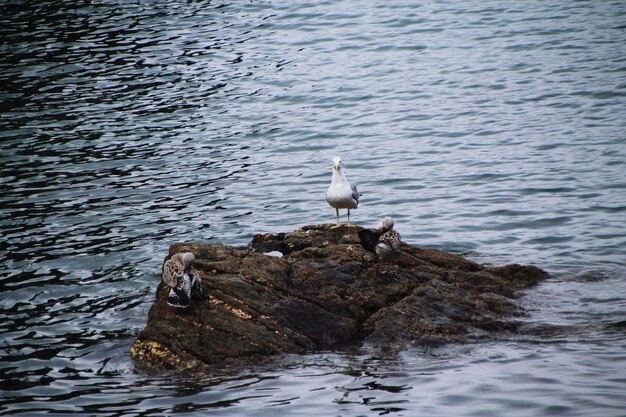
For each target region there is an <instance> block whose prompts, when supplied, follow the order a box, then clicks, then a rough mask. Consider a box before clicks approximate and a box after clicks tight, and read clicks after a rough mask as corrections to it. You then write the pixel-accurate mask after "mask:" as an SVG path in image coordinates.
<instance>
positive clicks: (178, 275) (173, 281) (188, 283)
mask: <svg viewBox="0 0 626 417" xmlns="http://www.w3.org/2000/svg"><path fill="white" fill-rule="evenodd" d="M195 260H196V258H195V256H194V255H193V253H191V252H181V253H177V254H174V255H172V257H171V258H170V259H168V260H167V261H166V262H165V263H164V264H163V282H165V284H166V285H167V286H168V287H170V293H169V295H168V296H167V303H168V304H169V305H171V306H172V307H182V308H185V307H189V303H190V300H191V297H192V296H194V297H195V298H202V284H201V282H200V279H199V278H198V276H197V274H196V271H195V270H194V269H193V263H194V262H195Z"/></svg>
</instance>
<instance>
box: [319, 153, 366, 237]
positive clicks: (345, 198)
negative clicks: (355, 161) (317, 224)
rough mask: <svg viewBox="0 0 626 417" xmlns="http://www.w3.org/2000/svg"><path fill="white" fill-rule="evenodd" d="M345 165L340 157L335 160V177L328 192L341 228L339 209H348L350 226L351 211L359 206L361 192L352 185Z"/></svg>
mask: <svg viewBox="0 0 626 417" xmlns="http://www.w3.org/2000/svg"><path fill="white" fill-rule="evenodd" d="M342 165H343V163H342V162H341V158H339V157H338V156H336V157H334V158H333V176H332V179H331V181H330V187H328V191H326V201H327V202H328V204H330V206H331V207H333V208H334V209H335V212H336V213H337V224H336V225H335V226H333V227H339V209H348V224H347V225H348V226H352V225H351V224H350V210H351V209H356V208H357V207H358V206H359V192H358V190H357V188H356V185H351V184H350V182H348V178H346V174H345V173H344V172H343V169H342Z"/></svg>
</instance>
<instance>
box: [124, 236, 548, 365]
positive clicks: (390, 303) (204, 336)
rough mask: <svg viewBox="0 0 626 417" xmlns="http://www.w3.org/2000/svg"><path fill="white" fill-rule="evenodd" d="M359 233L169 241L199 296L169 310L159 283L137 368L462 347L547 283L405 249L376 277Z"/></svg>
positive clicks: (519, 269) (527, 270) (502, 324)
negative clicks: (187, 260) (192, 274)
mask: <svg viewBox="0 0 626 417" xmlns="http://www.w3.org/2000/svg"><path fill="white" fill-rule="evenodd" d="M358 230H360V228H356V227H346V226H343V227H339V228H331V227H330V225H316V226H305V227H303V228H301V229H298V230H295V231H294V232H291V233H277V234H275V233H269V234H261V235H255V236H254V238H253V239H252V242H251V244H250V247H249V248H235V247H229V246H224V245H220V244H182V243H175V244H173V245H172V246H171V247H170V250H169V254H168V256H167V258H166V260H167V259H169V258H170V257H171V256H173V255H174V254H176V253H180V252H192V253H193V254H194V255H195V258H196V261H195V265H194V267H195V270H196V273H197V275H198V276H199V277H200V278H201V280H202V287H203V289H204V298H203V299H202V300H200V301H194V302H192V304H191V306H190V307H189V308H187V309H176V308H173V307H171V306H169V305H168V304H167V296H168V293H169V290H170V289H169V287H167V286H166V285H164V284H163V283H161V284H160V285H159V286H158V288H157V292H156V301H155V302H154V304H153V306H152V308H151V309H150V313H149V316H148V323H147V325H146V328H145V329H144V330H143V331H142V332H141V333H140V334H139V336H138V338H137V340H136V341H135V342H134V343H133V346H132V349H131V356H132V358H133V359H134V360H135V362H136V364H137V365H138V366H140V367H143V368H148V369H157V370H161V369H171V370H181V369H191V368H194V369H195V368H198V367H204V366H207V365H215V366H219V365H223V364H229V363H240V364H245V363H250V362H252V361H257V360H259V359H262V358H267V357H271V356H273V355H279V354H286V353H304V352H308V351H315V350H323V349H332V348H336V347H340V346H345V345H350V344H357V343H363V342H365V343H368V344H373V345H376V346H384V347H401V346H404V345H406V344H411V345H422V346H432V345H439V344H443V343H448V342H462V341H464V340H465V339H466V338H467V336H468V335H469V334H471V333H472V332H475V331H476V330H483V331H484V330H488V331H499V330H511V329H512V328H513V327H514V323H513V322H506V321H505V320H504V319H505V318H506V317H507V316H514V315H519V314H521V309H520V307H519V306H518V305H517V304H516V302H515V301H514V299H515V298H516V297H517V296H518V294H519V293H520V291H521V290H523V289H525V288H528V287H530V286H533V285H535V284H537V283H538V282H539V281H541V280H543V279H546V278H547V277H548V274H547V273H546V272H544V271H542V270H541V269H539V268H536V267H534V266H522V265H507V266H504V267H484V266H481V265H479V264H476V263H474V262H472V261H470V260H467V259H464V258H462V257H460V256H456V255H452V254H449V253H445V252H442V251H439V250H435V249H423V248H417V247H414V246H411V245H407V244H405V243H403V244H402V255H401V256H400V257H399V259H397V260H396V261H395V262H394V263H392V264H390V265H388V266H387V268H386V271H385V273H383V274H380V275H378V276H376V275H375V267H376V262H377V260H376V257H375V255H374V254H372V253H370V252H368V251H366V250H365V249H364V248H363V247H362V246H361V243H360V241H359V237H358V234H357V232H358ZM265 252H267V253H271V256H268V255H266V254H265ZM277 252H280V253H282V255H283V256H276V255H277Z"/></svg>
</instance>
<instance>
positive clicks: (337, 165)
mask: <svg viewBox="0 0 626 417" xmlns="http://www.w3.org/2000/svg"><path fill="white" fill-rule="evenodd" d="M341 165H342V162H341V158H339V157H338V156H336V157H334V158H333V168H335V169H336V170H337V171H339V169H341Z"/></svg>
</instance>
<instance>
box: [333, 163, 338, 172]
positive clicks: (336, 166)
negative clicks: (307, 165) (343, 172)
mask: <svg viewBox="0 0 626 417" xmlns="http://www.w3.org/2000/svg"><path fill="white" fill-rule="evenodd" d="M333 166H334V167H335V169H336V170H337V171H339V164H335V163H333Z"/></svg>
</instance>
